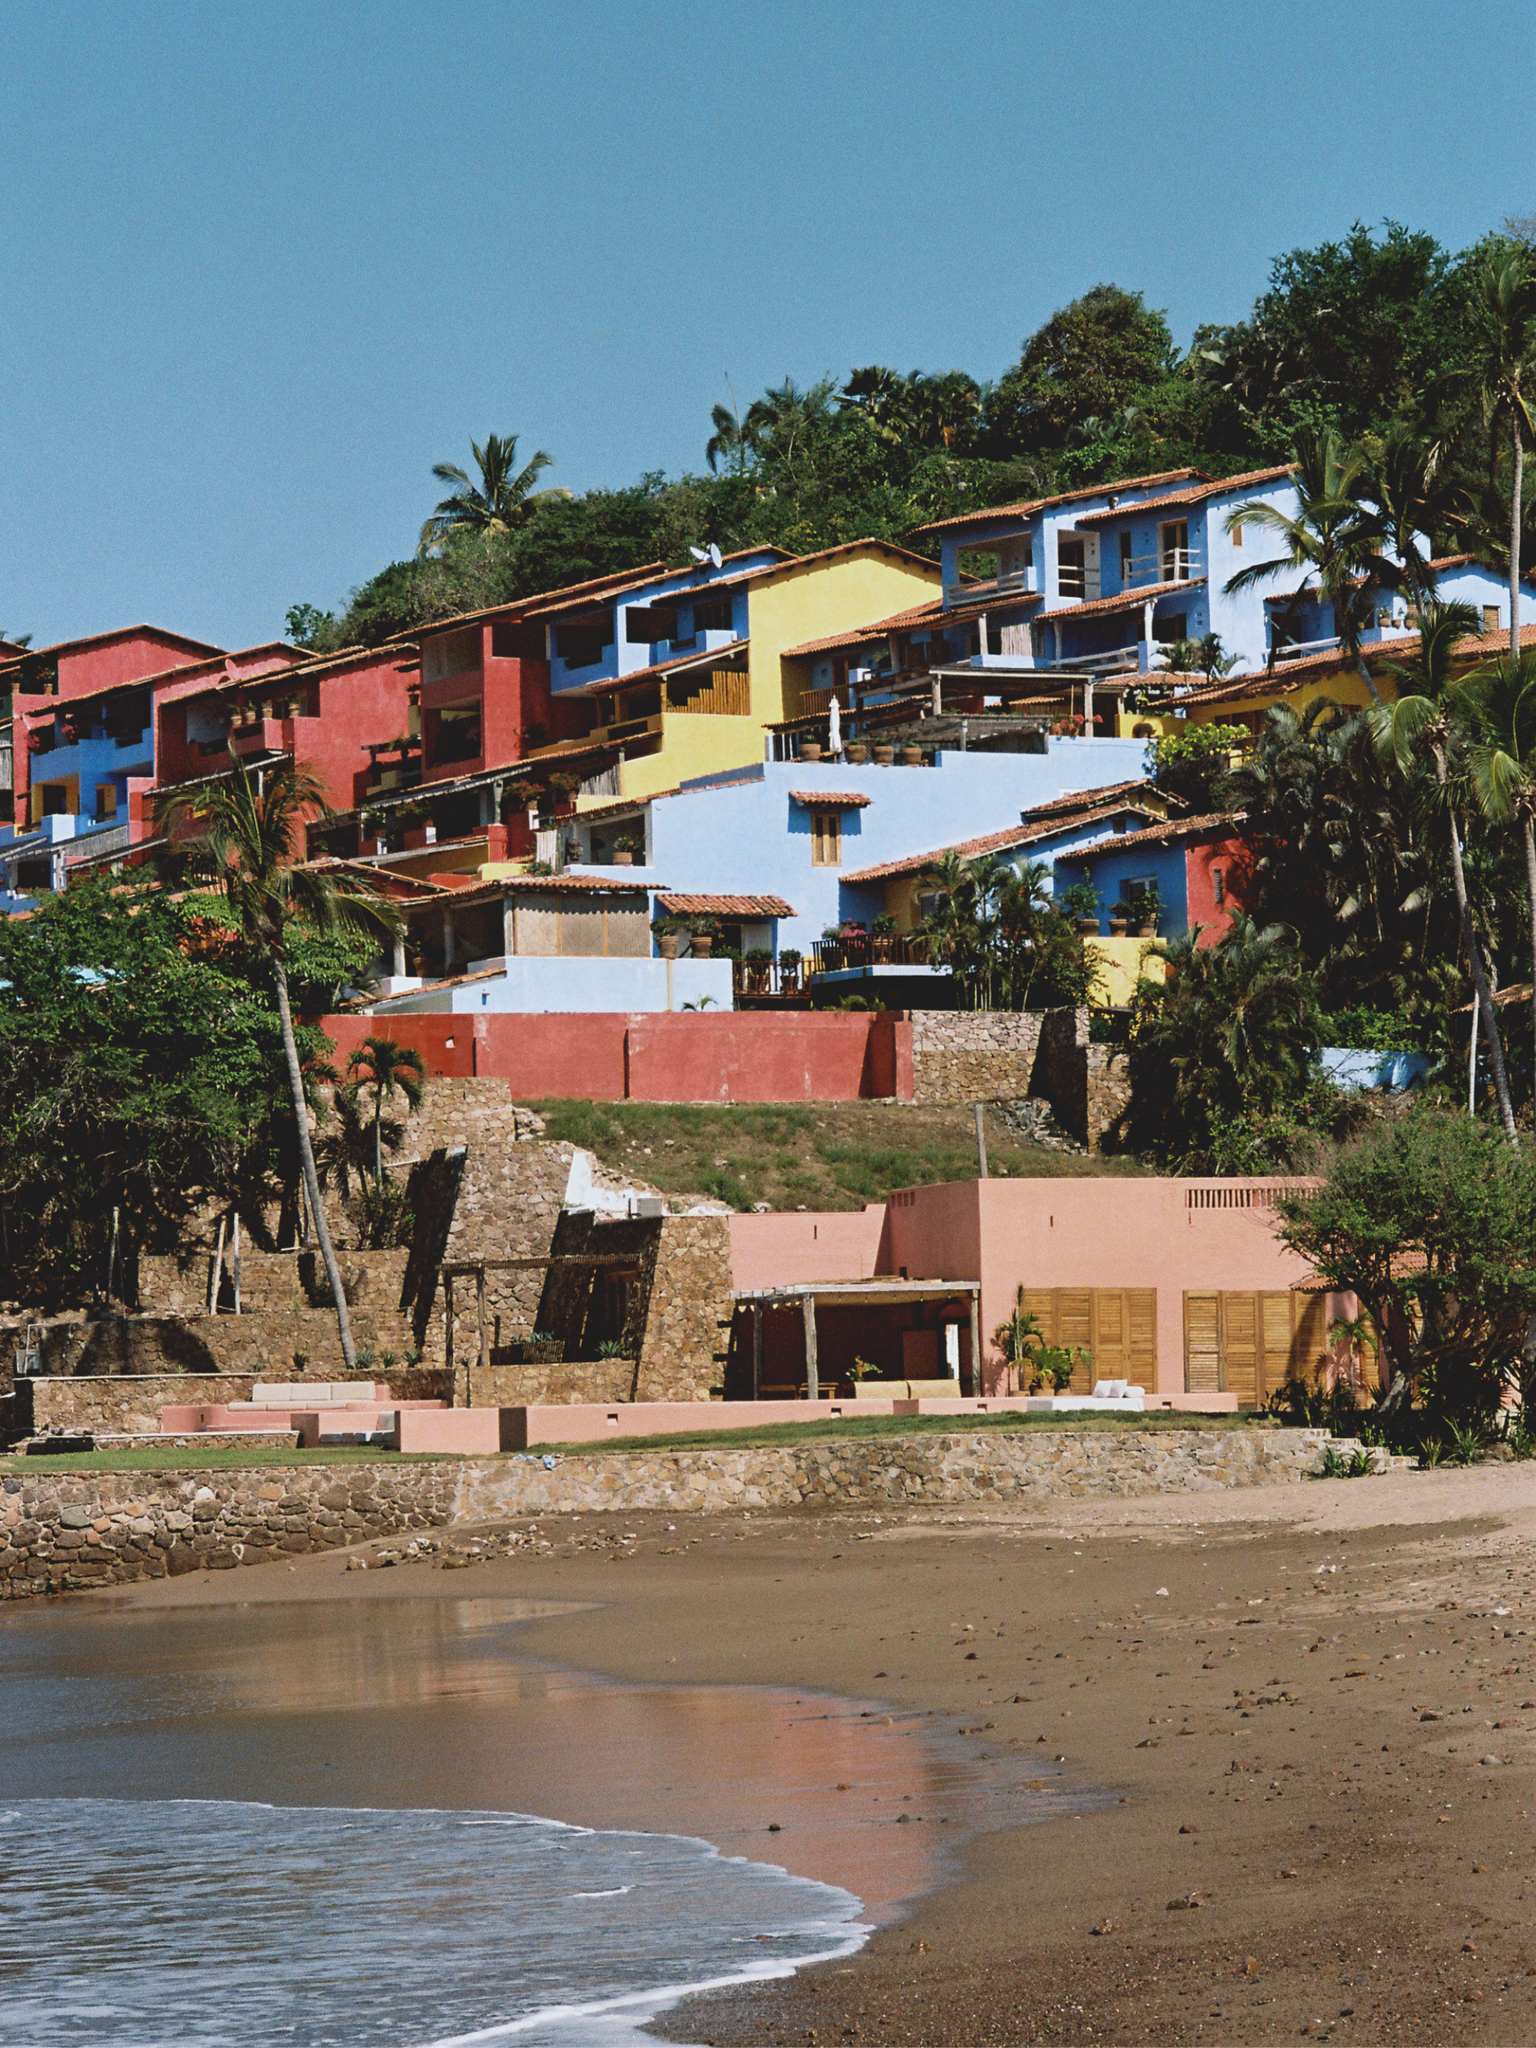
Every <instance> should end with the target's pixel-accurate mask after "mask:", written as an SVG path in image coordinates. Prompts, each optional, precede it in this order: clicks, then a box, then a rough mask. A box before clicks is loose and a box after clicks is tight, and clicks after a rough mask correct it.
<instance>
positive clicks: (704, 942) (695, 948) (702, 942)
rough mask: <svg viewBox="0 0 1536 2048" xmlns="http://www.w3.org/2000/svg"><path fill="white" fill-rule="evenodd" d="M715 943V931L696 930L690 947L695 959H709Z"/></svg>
mask: <svg viewBox="0 0 1536 2048" xmlns="http://www.w3.org/2000/svg"><path fill="white" fill-rule="evenodd" d="M714 944H715V935H714V933H713V932H695V933H694V935H693V940H692V945H691V948H690V950H691V951H692V953H693V957H694V959H695V960H707V959H708V958H709V956H710V954H711V952H712V951H713V950H714Z"/></svg>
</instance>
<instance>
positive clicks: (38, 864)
mask: <svg viewBox="0 0 1536 2048" xmlns="http://www.w3.org/2000/svg"><path fill="white" fill-rule="evenodd" d="M52 888H53V862H52V861H51V860H49V859H48V858H47V857H46V856H45V857H44V858H43V859H41V860H19V861H17V863H16V893H17V895H18V896H25V895H27V894H28V893H29V892H31V891H33V890H38V889H40V890H42V891H44V892H45V893H46V892H48V891H50V890H51V889H52Z"/></svg>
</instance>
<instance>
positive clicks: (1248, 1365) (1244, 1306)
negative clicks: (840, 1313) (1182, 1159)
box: [730, 1178, 1352, 1407]
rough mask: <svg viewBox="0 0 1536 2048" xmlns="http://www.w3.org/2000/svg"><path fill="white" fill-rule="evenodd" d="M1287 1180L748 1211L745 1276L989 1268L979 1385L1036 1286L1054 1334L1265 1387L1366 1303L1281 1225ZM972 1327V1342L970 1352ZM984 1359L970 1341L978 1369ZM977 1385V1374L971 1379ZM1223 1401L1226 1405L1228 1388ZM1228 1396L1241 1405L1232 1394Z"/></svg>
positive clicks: (738, 1227)
mask: <svg viewBox="0 0 1536 2048" xmlns="http://www.w3.org/2000/svg"><path fill="white" fill-rule="evenodd" d="M1286 1185H1287V1184H1286V1183H1282V1182H1276V1181H1272V1180H1220V1181H1218V1180H1165V1179H1152V1178H1145V1179H1143V1178H1134V1179H1133V1178H1126V1179H1124V1180H1110V1179H1097V1178H1083V1179H1071V1180H1068V1179H1061V1180H1029V1181H1025V1180H969V1181H950V1182H944V1183H941V1184H939V1185H937V1186H933V1187H921V1188H908V1189H903V1190H901V1191H899V1192H897V1193H896V1194H894V1195H892V1197H891V1199H890V1201H889V1202H888V1203H885V1204H875V1205H872V1206H871V1207H869V1208H866V1209H864V1210H862V1211H860V1212H858V1213H856V1214H848V1213H835V1212H834V1213H828V1214H816V1215H813V1214H804V1215H793V1216H790V1215H771V1216H735V1217H733V1218H732V1219H731V1226H730V1228H731V1255H732V1280H733V1284H734V1286H735V1287H736V1289H737V1290H738V1291H743V1292H745V1291H751V1290H757V1289H767V1288H773V1287H784V1286H793V1285H795V1284H797V1283H801V1284H805V1283H826V1282H830V1281H836V1280H870V1279H876V1278H891V1279H909V1280H940V1279H942V1280H949V1281H965V1280H974V1281H979V1283H980V1287H981V1308H980V1324H981V1331H982V1372H981V1379H982V1385H981V1388H980V1389H978V1390H977V1391H981V1392H985V1393H986V1394H988V1395H992V1394H998V1393H1001V1392H1004V1391H1005V1387H1004V1374H1005V1369H1004V1364H1003V1358H1002V1354H1001V1353H1000V1352H999V1351H998V1349H997V1347H996V1346H995V1344H994V1343H993V1342H992V1332H993V1331H994V1330H995V1329H996V1328H997V1326H998V1325H999V1324H1001V1323H1003V1322H1005V1321H1006V1320H1007V1318H1008V1316H1009V1314H1010V1312H1011V1311H1012V1309H1013V1307H1014V1305H1015V1302H1016V1300H1017V1292H1018V1289H1019V1288H1020V1287H1023V1288H1024V1290H1025V1297H1026V1303H1027V1305H1028V1306H1029V1307H1030V1308H1031V1309H1032V1310H1033V1311H1034V1313H1035V1315H1036V1316H1037V1318H1038V1319H1039V1321H1040V1323H1041V1326H1042V1328H1043V1330H1044V1331H1045V1333H1046V1336H1047V1338H1048V1340H1049V1341H1052V1342H1055V1343H1059V1344H1065V1345H1079V1346H1082V1347H1083V1348H1084V1349H1085V1350H1089V1351H1091V1352H1092V1353H1093V1354H1094V1360H1095V1367H1094V1373H1095V1376H1096V1377H1106V1378H1107V1377H1124V1378H1127V1379H1129V1380H1132V1381H1134V1382H1135V1383H1137V1384H1139V1385H1141V1386H1144V1387H1145V1388H1146V1390H1147V1394H1148V1396H1149V1399H1150V1398H1151V1397H1153V1396H1164V1397H1166V1396H1175V1395H1177V1396H1183V1395H1186V1394H1188V1395H1197V1394H1209V1395H1216V1394H1223V1395H1226V1396H1229V1397H1231V1396H1235V1397H1236V1401H1237V1405H1239V1406H1241V1407H1251V1406H1258V1405H1261V1404H1262V1403H1263V1401H1264V1399H1265V1398H1266V1396H1267V1394H1268V1393H1269V1392H1270V1391H1272V1390H1273V1389H1274V1387H1275V1386H1276V1385H1277V1384H1279V1383H1280V1382H1281V1381H1283V1380H1284V1379H1285V1378H1286V1377H1288V1376H1290V1375H1292V1374H1296V1373H1309V1372H1311V1371H1312V1370H1313V1369H1314V1367H1315V1366H1316V1365H1317V1363H1318V1361H1319V1360H1320V1359H1321V1358H1322V1356H1323V1354H1324V1352H1325V1350H1326V1349H1327V1347H1328V1342H1329V1340H1328V1324H1329V1323H1330V1322H1331V1321H1332V1320H1333V1318H1334V1316H1335V1314H1344V1313H1346V1312H1347V1311H1348V1310H1349V1309H1350V1308H1351V1307H1352V1304H1351V1303H1349V1302H1346V1301H1345V1300H1344V1299H1343V1298H1342V1297H1341V1298H1339V1299H1338V1300H1337V1301H1335V1300H1334V1299H1333V1298H1332V1297H1330V1296H1328V1295H1326V1294H1323V1293H1320V1292H1317V1291H1315V1290H1314V1289H1313V1288H1312V1287H1311V1286H1310V1284H1309V1282H1310V1277H1311V1276H1310V1274H1309V1272H1308V1269H1307V1267H1306V1264H1305V1262H1304V1261H1303V1260H1301V1259H1300V1258H1298V1257H1297V1256H1296V1254H1295V1253H1294V1252H1291V1251H1289V1250H1288V1249H1287V1248H1286V1246H1285V1245H1284V1244H1282V1243H1281V1241H1280V1239H1279V1237H1278V1235H1277V1232H1276V1223H1277V1218H1276V1214H1275V1208H1274V1202H1275V1198H1276V1196H1277V1195H1278V1194H1279V1193H1281V1192H1282V1191H1283V1189H1284V1187H1285V1186H1286ZM968 1349H969V1346H968V1344H967V1345H966V1346H965V1350H966V1351H967V1352H968ZM969 1366H970V1361H969V1358H968V1356H967V1357H965V1359H964V1367H963V1371H964V1376H965V1378H966V1379H967V1381H969V1379H970V1371H969ZM968 1391H969V1387H968ZM1212 1405H1218V1404H1216V1403H1214V1402H1213V1403H1212ZM1220 1405H1229V1404H1228V1403H1223V1404H1220Z"/></svg>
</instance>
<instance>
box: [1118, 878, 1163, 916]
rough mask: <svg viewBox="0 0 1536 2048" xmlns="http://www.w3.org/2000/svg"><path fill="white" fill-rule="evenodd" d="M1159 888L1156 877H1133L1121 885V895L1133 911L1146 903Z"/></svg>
mask: <svg viewBox="0 0 1536 2048" xmlns="http://www.w3.org/2000/svg"><path fill="white" fill-rule="evenodd" d="M1156 887H1157V877H1156V875H1132V876H1129V877H1127V879H1126V880H1125V881H1124V882H1122V883H1121V885H1120V894H1121V896H1122V897H1123V899H1124V900H1125V901H1126V902H1127V903H1129V904H1130V905H1131V907H1132V908H1133V909H1136V908H1138V907H1139V906H1140V905H1141V904H1143V903H1145V902H1146V900H1147V898H1148V896H1150V895H1151V893H1152V891H1153V890H1154V889H1155V888H1156Z"/></svg>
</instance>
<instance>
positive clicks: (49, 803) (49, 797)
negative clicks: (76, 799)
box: [43, 782, 69, 818]
mask: <svg viewBox="0 0 1536 2048" xmlns="http://www.w3.org/2000/svg"><path fill="white" fill-rule="evenodd" d="M68 810H69V785H68V783H67V782H45V783H44V784H43V816H44V817H45V818H62V817H64V816H65V815H66V814H67V813H68Z"/></svg>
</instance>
